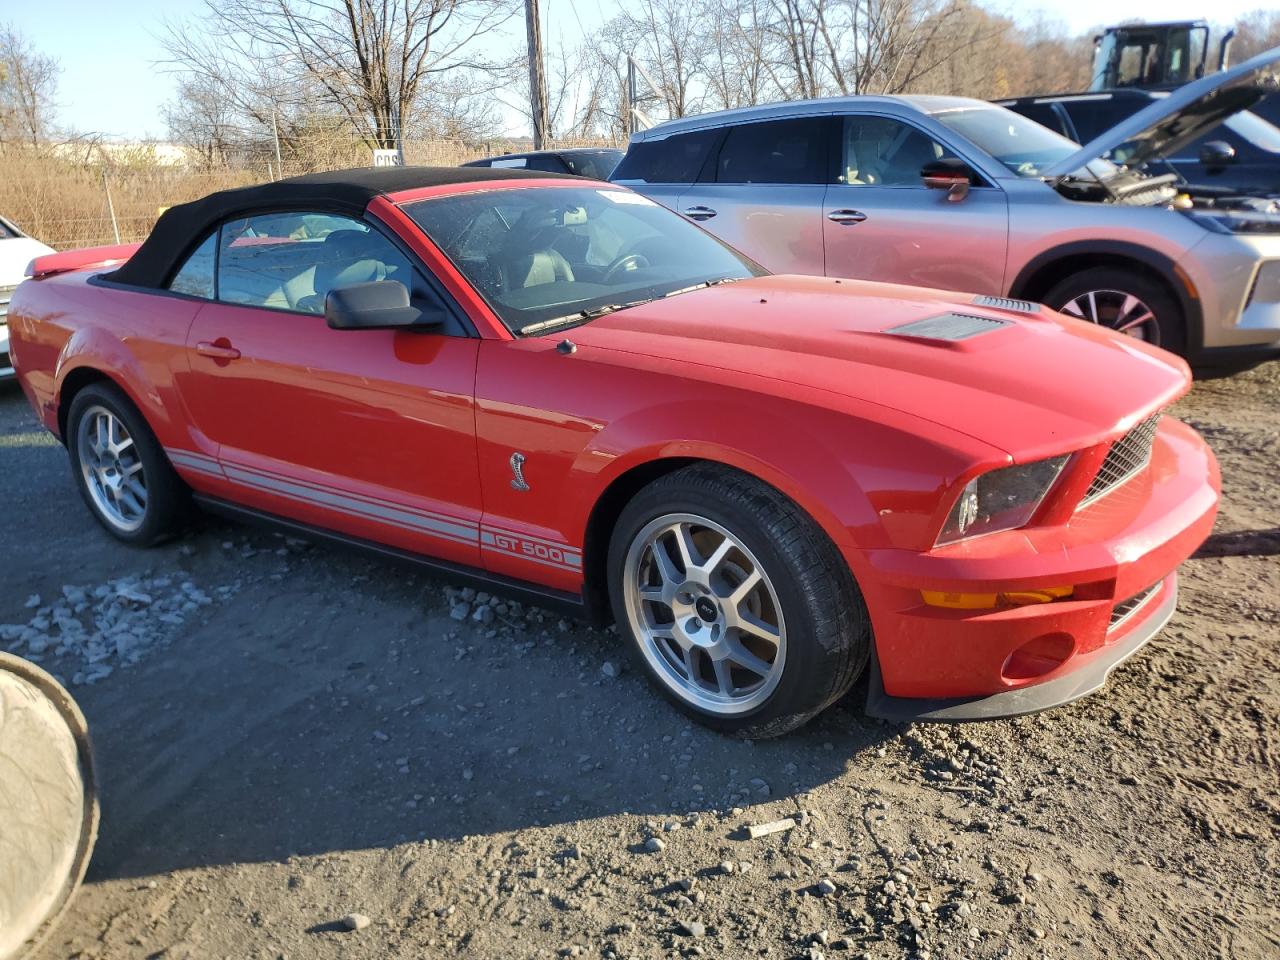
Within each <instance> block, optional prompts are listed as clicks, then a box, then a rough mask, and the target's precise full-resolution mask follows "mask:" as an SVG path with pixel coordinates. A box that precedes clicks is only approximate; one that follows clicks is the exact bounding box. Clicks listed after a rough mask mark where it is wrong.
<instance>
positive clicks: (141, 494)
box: [76, 405, 147, 533]
mask: <svg viewBox="0 0 1280 960" xmlns="http://www.w3.org/2000/svg"><path fill="white" fill-rule="evenodd" d="M76 453H77V455H78V456H79V459H80V472H81V475H82V477H83V478H84V484H85V489H87V490H88V491H89V498H90V500H92V502H93V506H94V508H95V509H96V510H97V511H98V513H99V515H100V516H101V517H102V518H103V519H104V520H106V521H107V523H109V524H110V525H111V526H113V527H115V528H116V529H117V530H119V531H121V532H122V533H132V532H133V531H135V530H137V529H138V528H139V527H141V526H142V522H143V521H144V520H145V519H146V516H147V477H146V471H145V469H144V468H143V464H142V458H141V456H140V453H139V450H138V447H137V445H136V444H135V443H134V442H133V437H132V436H130V434H129V430H128V428H127V427H126V426H125V425H124V422H123V421H122V420H121V419H120V418H119V417H118V416H116V415H115V414H114V413H112V412H111V411H110V410H108V409H107V408H106V407H103V406H98V405H95V406H92V407H90V408H89V409H88V410H86V411H85V412H84V416H82V417H81V418H80V425H79V429H78V430H77V437H76Z"/></svg>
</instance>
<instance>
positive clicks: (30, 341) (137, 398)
mask: <svg viewBox="0 0 1280 960" xmlns="http://www.w3.org/2000/svg"><path fill="white" fill-rule="evenodd" d="M91 276H92V274H89V273H67V274H59V275H57V276H53V277H48V278H45V279H42V280H28V281H27V282H25V283H23V284H22V285H21V286H20V287H19V288H18V290H17V292H16V293H15V294H14V299H13V304H12V306H11V308H10V317H9V321H10V337H11V340H12V341H13V343H12V350H13V356H14V362H15V366H16V367H17V370H18V377H19V380H20V382H21V383H22V387H23V390H24V392H25V393H26V394H27V398H28V399H29V400H30V401H31V403H32V406H33V407H34V408H35V410H36V413H37V415H38V416H39V417H40V419H41V421H42V422H43V423H44V425H45V426H46V427H48V428H49V430H51V431H53V433H54V434H56V435H58V436H61V427H60V424H59V420H58V414H59V406H60V404H61V403H62V400H63V394H62V391H63V387H64V385H65V384H66V382H67V379H68V377H70V376H72V375H73V374H74V373H75V372H76V371H89V370H92V371H96V372H98V373H101V374H103V375H105V376H106V377H108V378H110V379H111V380H112V381H113V382H114V383H116V384H117V385H118V386H119V387H120V388H121V389H123V390H124V392H125V393H126V394H128V396H129V398H130V399H131V400H132V401H133V402H134V404H135V405H136V406H137V407H138V408H139V410H141V412H142V414H143V415H144V416H145V417H146V419H147V422H148V423H149V424H150V425H151V428H152V430H154V431H155V433H156V436H157V437H158V438H159V440H160V442H161V443H162V444H164V445H166V446H169V445H173V444H179V445H180V443H181V441H182V439H183V438H184V437H185V436H186V435H187V434H188V432H189V431H188V428H187V426H186V423H185V418H184V417H183V416H182V413H181V410H182V406H181V404H180V403H179V400H178V396H177V393H176V392H175V390H174V383H173V374H174V370H175V368H177V365H178V364H180V363H181V362H182V358H183V350H184V344H185V340H186V335H187V330H188V328H189V327H190V326H191V321H192V319H193V318H194V317H195V314H196V312H197V311H198V310H199V309H200V307H201V305H202V304H201V302H200V301H197V300H189V299H186V298H184V297H176V296H167V295H160V294H152V293H142V292H138V291H134V290H128V289H124V288H119V287H113V286H110V285H107V284H102V283H90V282H89V279H90V277H91Z"/></svg>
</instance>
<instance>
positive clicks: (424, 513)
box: [165, 449, 582, 573]
mask: <svg viewBox="0 0 1280 960" xmlns="http://www.w3.org/2000/svg"><path fill="white" fill-rule="evenodd" d="M165 453H166V454H167V455H168V457H169V460H170V461H171V462H172V463H173V465H174V466H175V467H179V468H180V469H183V470H191V471H193V472H195V473H201V474H204V475H206V476H211V477H217V478H219V479H226V480H230V481H232V482H233V483H238V484H240V485H242V486H245V487H249V488H251V489H254V490H262V491H266V492H268V493H273V494H276V495H277V496H282V497H287V498H288V499H290V500H295V501H297V502H299V503H305V504H309V505H311V506H318V507H323V508H325V509H327V510H334V511H336V512H338V513H343V514H346V515H347V516H350V517H357V518H359V519H363V520H374V521H377V522H378V523H385V524H387V525H388V526H392V527H398V528H400V529H402V530H410V531H413V532H416V533H425V534H427V535H429V536H432V537H436V538H438V539H441V540H447V541H449V542H451V543H463V544H469V545H476V544H477V543H478V544H480V545H482V546H483V547H485V548H486V549H488V550H492V551H494V552H497V553H501V554H504V555H506V556H510V557H516V558H518V559H520V560H525V561H527V562H529V563H537V564H540V565H542V566H548V567H554V568H555V569H558V570H569V571H571V572H575V573H577V572H580V571H581V570H582V551H581V550H579V549H577V548H576V547H570V546H569V545H567V544H564V543H556V542H555V541H553V540H547V539H545V538H543V537H531V536H526V535H524V534H520V533H516V532H514V531H512V530H505V529H503V528H501V527H495V526H492V525H490V524H485V525H484V527H483V529H482V528H481V526H480V524H479V523H477V522H476V521H474V520H468V519H466V518H463V517H451V516H448V515H446V514H441V513H435V512H433V511H430V510H422V509H419V508H417V507H409V506H406V505H403V504H398V503H393V502H391V501H388V500H380V499H378V498H376V497H370V496H367V495H365V494H353V493H348V492H346V491H340V490H337V489H335V488H332V487H325V486H322V485H320V484H318V483H315V482H314V481H311V480H302V479H298V478H293V477H284V476H281V475H280V474H276V473H271V472H269V471H266V470H263V469H261V468H260V467H250V466H247V465H240V464H233V463H219V462H218V461H217V460H215V459H214V458H213V457H210V456H206V455H205V454H202V453H196V452H195V451H192V450H170V449H166V450H165Z"/></svg>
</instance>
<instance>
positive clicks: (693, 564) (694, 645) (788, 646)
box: [609, 464, 870, 738]
mask: <svg viewBox="0 0 1280 960" xmlns="http://www.w3.org/2000/svg"><path fill="white" fill-rule="evenodd" d="M609 582H610V594H611V597H612V600H613V606H614V613H615V616H616V619H617V622H618V626H619V630H620V631H622V633H623V635H624V636H626V637H628V638H629V640H630V643H631V646H632V650H633V653H634V654H635V656H636V658H637V659H638V660H639V662H640V664H641V666H642V667H643V669H644V670H645V672H646V673H647V674H648V676H649V678H650V679H651V680H652V681H653V683H654V684H655V685H656V686H657V687H658V689H659V690H660V691H661V692H662V693H663V694H664V695H665V696H666V697H667V698H668V699H670V700H671V701H672V702H674V703H675V704H676V705H677V706H678V707H680V708H681V709H682V710H684V711H685V712H686V713H687V714H689V715H690V716H692V717H693V718H695V719H696V720H698V721H699V722H701V723H704V724H706V725H707V726H710V727H713V728H715V729H718V730H722V731H725V732H730V733H736V734H738V735H741V736H746V737H753V738H758V737H770V736H778V735H780V734H783V733H786V732H788V731H790V730H793V729H795V728H796V727H799V726H801V725H802V724H804V723H805V722H806V721H808V720H809V719H810V718H812V717H813V716H814V715H815V714H817V713H818V712H819V711H821V710H822V709H823V708H825V707H826V706H828V705H829V704H830V703H832V702H833V701H834V700H836V699H837V698H839V697H840V696H841V695H842V694H844V693H845V691H847V690H848V689H849V687H850V686H851V685H852V684H853V681H854V680H855V679H856V677H857V675H858V673H860V672H861V670H862V667H863V666H864V665H865V664H866V661H867V655H868V651H869V649H870V627H869V621H868V618H867V614H866V608H865V606H864V605H863V602H862V598H861V595H860V594H859V593H858V590H857V587H856V586H855V585H854V583H853V577H852V575H851V574H850V573H849V568H848V566H847V564H846V563H845V561H844V558H843V557H842V556H841V555H840V553H839V551H838V550H836V548H835V546H834V544H832V543H831V541H830V540H829V539H828V538H827V536H826V535H825V534H824V533H823V531H822V530H821V529H820V528H819V527H818V526H817V525H816V524H815V523H814V522H813V520H811V519H810V518H809V517H808V516H806V515H805V514H804V513H803V512H802V511H801V510H800V509H799V508H798V507H797V506H796V505H795V504H794V503H792V502H791V501H790V500H788V499H787V498H786V497H784V496H782V494H780V493H778V492H777V491H776V490H774V489H772V488H771V487H769V486H767V485H766V484H764V483H761V482H760V481H759V480H756V479H755V478H753V477H750V476H748V475H746V474H743V473H739V472H738V471H734V470H729V469H727V468H722V467H718V466H715V465H710V464H708V465H698V466H694V467H688V468H685V469H683V470H678V471H676V472H674V473H672V474H669V475H668V476H666V477H664V478H662V479H660V480H658V481H656V482H654V483H653V484H651V485H650V486H649V487H646V488H645V489H644V490H642V491H641V492H640V493H639V494H637V495H636V497H635V499H633V500H632V501H631V503H629V504H628V505H627V507H626V508H625V509H624V510H623V512H622V516H621V517H620V518H619V520H618V524H617V527H616V529H615V531H614V535H613V538H612V541H611V543H610V550H609Z"/></svg>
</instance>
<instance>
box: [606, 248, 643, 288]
mask: <svg viewBox="0 0 1280 960" xmlns="http://www.w3.org/2000/svg"><path fill="white" fill-rule="evenodd" d="M647 266H649V258H648V257H646V256H645V255H644V254H643V253H624V254H623V255H622V256H620V257H618V259H616V260H614V261H613V263H611V264H609V266H608V267H606V268H605V271H604V275H603V276H602V277H601V278H600V282H601V283H612V282H613V279H614V278H615V277H616V276H617V275H618V274H620V273H622V272H624V271H626V270H639V269H640V268H641V267H647Z"/></svg>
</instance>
